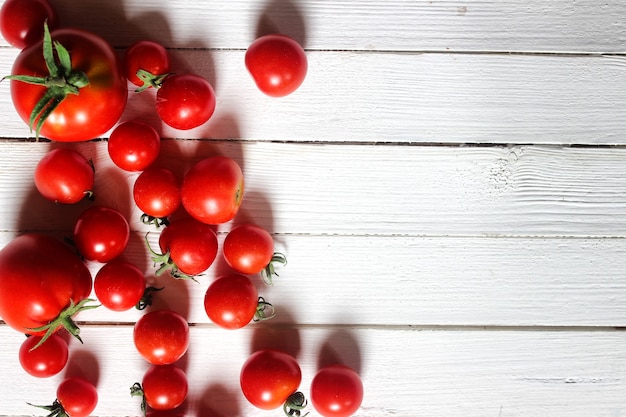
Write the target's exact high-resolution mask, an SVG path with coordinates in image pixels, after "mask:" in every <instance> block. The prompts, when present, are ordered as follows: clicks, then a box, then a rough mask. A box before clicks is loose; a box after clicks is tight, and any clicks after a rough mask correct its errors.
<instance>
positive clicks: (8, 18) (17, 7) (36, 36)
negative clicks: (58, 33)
mask: <svg viewBox="0 0 626 417" xmlns="http://www.w3.org/2000/svg"><path fill="white" fill-rule="evenodd" d="M44 22H48V27H49V28H50V29H51V30H52V29H56V28H57V27H58V26H59V17H58V15H57V12H56V10H55V9H54V7H52V5H51V4H50V2H49V1H48V0H6V1H5V2H4V3H3V4H2V8H1V9H0V32H1V33H2V36H3V37H4V39H5V40H6V41H7V42H8V43H10V44H11V45H13V46H14V47H16V48H19V49H24V48H26V47H27V46H30V45H32V44H34V43H35V42H37V41H38V40H40V39H41V38H42V37H43V24H44Z"/></svg>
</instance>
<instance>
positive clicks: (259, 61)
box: [245, 34, 308, 97]
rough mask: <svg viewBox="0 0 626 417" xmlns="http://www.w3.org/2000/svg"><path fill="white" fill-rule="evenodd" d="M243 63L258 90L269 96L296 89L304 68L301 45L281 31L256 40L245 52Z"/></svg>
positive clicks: (288, 92)
mask: <svg viewBox="0 0 626 417" xmlns="http://www.w3.org/2000/svg"><path fill="white" fill-rule="evenodd" d="M245 64H246V68H247V69H248V72H249V73H250V75H251V76H252V79H253V80H254V82H255V83H256V85H257V87H258V88H259V90H261V91H262V92H263V93H265V94H267V95H268V96H271V97H283V96H286V95H289V94H291V93H293V92H294V91H296V90H297V89H298V87H300V85H301V84H302V82H303V81H304V79H305V77H306V73H307V70H308V62H307V58H306V54H305V52H304V49H302V46H300V44H299V43H298V42H296V41H295V40H294V39H292V38H290V37H288V36H286V35H281V34H270V35H265V36H261V37H260V38H258V39H256V40H255V41H254V42H253V43H252V44H251V45H250V47H248V50H247V51H246V55H245Z"/></svg>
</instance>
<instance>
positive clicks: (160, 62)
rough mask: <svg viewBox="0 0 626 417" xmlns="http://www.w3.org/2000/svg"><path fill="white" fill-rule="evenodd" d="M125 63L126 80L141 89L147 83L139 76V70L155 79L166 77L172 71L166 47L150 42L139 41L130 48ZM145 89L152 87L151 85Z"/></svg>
mask: <svg viewBox="0 0 626 417" xmlns="http://www.w3.org/2000/svg"><path fill="white" fill-rule="evenodd" d="M123 62H124V72H125V74H126V78H127V79H128V81H130V82H131V83H133V84H135V85H136V86H139V87H142V86H144V83H145V82H146V81H147V80H144V79H142V78H141V77H139V76H137V72H138V71H139V70H142V71H146V72H148V73H149V74H151V75H152V76H153V77H154V76H157V77H158V76H163V75H166V74H167V73H169V71H170V58H169V55H168V54H167V50H166V49H165V47H164V46H163V45H161V44H160V43H158V42H154V41H149V40H141V41H137V42H135V43H133V44H132V45H131V46H130V47H128V49H126V52H125V53H124V60H123ZM145 87H146V88H147V87H151V85H150V83H148V85H146V86H145Z"/></svg>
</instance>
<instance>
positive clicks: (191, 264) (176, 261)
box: [152, 217, 218, 278]
mask: <svg viewBox="0 0 626 417" xmlns="http://www.w3.org/2000/svg"><path fill="white" fill-rule="evenodd" d="M159 247H160V248H161V252H162V253H161V254H157V253H154V252H152V254H153V258H152V259H153V261H154V262H155V263H156V264H157V265H159V264H160V266H159V270H158V271H157V275H160V274H161V273H163V272H164V271H165V270H167V269H170V274H171V275H172V276H173V277H174V278H192V277H193V276H195V275H198V274H201V273H202V272H204V271H206V270H207V269H208V268H209V267H210V266H211V265H212V264H213V261H214V260H215V257H216V256H217V249H218V243H217V235H216V234H215V232H214V231H213V229H212V228H211V226H209V225H207V224H204V223H202V222H199V221H197V220H195V219H193V218H189V217H185V218H180V219H177V220H175V221H173V222H172V223H170V224H169V225H168V226H167V227H166V228H165V229H164V230H163V232H162V233H161V235H160V236H159Z"/></svg>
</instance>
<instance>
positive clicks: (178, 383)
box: [131, 365, 189, 410]
mask: <svg viewBox="0 0 626 417" xmlns="http://www.w3.org/2000/svg"><path fill="white" fill-rule="evenodd" d="M188 391H189V385H188V382H187V375H186V374H185V372H184V371H183V370H182V369H180V368H178V367H177V366H175V365H153V366H151V367H150V368H149V369H148V370H147V371H146V373H145V374H144V376H143V379H142V381H141V385H139V384H135V385H133V387H132V388H131V394H132V395H134V396H139V395H141V396H143V398H144V401H145V403H146V405H147V406H148V407H150V408H152V409H153V410H173V409H175V408H176V407H178V406H180V405H181V404H182V403H183V402H184V401H185V399H186V398H187V393H188Z"/></svg>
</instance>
